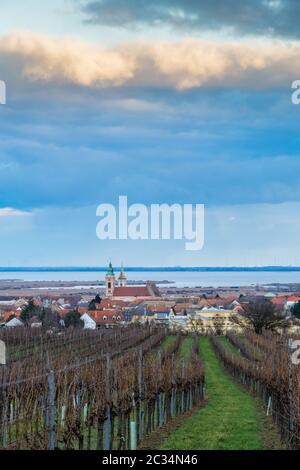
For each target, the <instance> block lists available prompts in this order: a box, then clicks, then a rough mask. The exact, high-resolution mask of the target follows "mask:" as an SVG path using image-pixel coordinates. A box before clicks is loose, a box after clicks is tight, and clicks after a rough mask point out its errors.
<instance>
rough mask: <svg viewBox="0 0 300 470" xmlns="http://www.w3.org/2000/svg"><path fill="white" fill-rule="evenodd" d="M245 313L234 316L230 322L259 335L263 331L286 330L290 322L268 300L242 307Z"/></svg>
mask: <svg viewBox="0 0 300 470" xmlns="http://www.w3.org/2000/svg"><path fill="white" fill-rule="evenodd" d="M243 307H244V310H245V312H244V313H242V314H240V315H235V316H234V317H232V318H231V320H232V321H233V322H234V323H236V324H238V325H239V326H240V327H242V328H251V329H253V330H254V331H255V333H256V334H258V335H261V334H262V333H263V331H264V330H272V331H274V330H278V329H280V328H286V327H287V326H288V325H289V324H290V322H289V320H287V319H286V318H285V315H284V313H283V311H282V310H279V309H278V308H276V307H275V305H274V304H272V302H270V301H269V300H267V299H266V300H257V301H253V302H250V303H249V304H247V305H245V306H243Z"/></svg>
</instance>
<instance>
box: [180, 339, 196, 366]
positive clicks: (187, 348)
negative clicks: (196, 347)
mask: <svg viewBox="0 0 300 470" xmlns="http://www.w3.org/2000/svg"><path fill="white" fill-rule="evenodd" d="M192 348H193V338H191V337H190V336H188V337H187V338H183V340H182V343H181V345H180V350H179V354H180V356H181V357H182V358H183V359H185V360H186V361H189V360H190V358H191V356H192Z"/></svg>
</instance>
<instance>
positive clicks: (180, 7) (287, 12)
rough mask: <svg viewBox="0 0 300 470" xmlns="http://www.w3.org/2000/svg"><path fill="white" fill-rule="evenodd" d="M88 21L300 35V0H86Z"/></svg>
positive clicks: (242, 32) (83, 6)
mask: <svg viewBox="0 0 300 470" xmlns="http://www.w3.org/2000/svg"><path fill="white" fill-rule="evenodd" d="M80 3H81V5H82V9H83V11H84V12H85V13H86V15H87V21H89V22H92V23H99V24H104V25H112V26H124V27H132V26H134V25H137V26H138V25H145V24H148V25H160V24H166V25H170V26H175V27H183V28H187V29H189V28H193V29H196V30H199V31H204V30H219V29H220V28H221V29H222V28H226V29H229V30H232V32H234V33H236V34H253V35H271V36H278V37H290V38H297V37H299V36H300V28H299V23H300V2H299V0H251V1H248V2H244V1H241V0H226V1H224V0H155V1H149V0H83V1H81V2H80Z"/></svg>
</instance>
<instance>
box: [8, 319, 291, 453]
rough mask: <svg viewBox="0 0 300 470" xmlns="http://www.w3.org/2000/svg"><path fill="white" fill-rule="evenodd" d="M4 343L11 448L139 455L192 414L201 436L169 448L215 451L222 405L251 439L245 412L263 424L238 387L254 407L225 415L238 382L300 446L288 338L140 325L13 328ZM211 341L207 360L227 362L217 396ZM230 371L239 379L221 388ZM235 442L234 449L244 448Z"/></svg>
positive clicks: (227, 381)
mask: <svg viewBox="0 0 300 470" xmlns="http://www.w3.org/2000/svg"><path fill="white" fill-rule="evenodd" d="M0 339H1V340H2V341H4V342H5V344H6V346H7V364H6V366H2V367H1V376H0V384H1V389H0V417H1V429H0V431H1V433H0V437H1V442H0V444H1V446H0V447H1V448H2V449H49V450H53V449H61V450H63V449H76V450H102V449H103V450H110V449H112V450H128V449H137V448H139V447H143V445H144V443H145V442H147V439H149V436H150V439H151V436H152V435H154V434H155V433H157V432H158V431H159V432H161V430H163V429H164V428H165V427H166V426H168V423H169V422H171V421H172V419H175V420H176V419H178V418H180V420H182V419H183V420H185V419H186V418H185V416H186V414H187V415H191V414H192V416H194V417H193V418H192V419H193V420H194V421H191V422H189V421H188V420H187V421H186V424H185V428H184V429H185V430H187V432H188V433H189V432H190V431H191V430H193V429H194V436H190V437H189V438H187V440H186V441H184V434H182V433H181V434H180V432H181V431H180V430H179V434H178V435H179V437H180V439H179V441H178V442H177V440H176V435H174V439H173V438H171V439H170V444H168V442H167V441H166V444H165V446H166V447H165V448H181V447H180V445H182V440H183V442H187V444H189V443H191V442H193V445H194V446H195V447H194V448H197V447H196V446H197V445H203V446H204V448H205V446H206V445H208V444H206V443H205V442H206V441H207V439H210V434H213V432H214V430H215V429H217V427H218V425H219V422H220V416H219V415H218V414H217V415H216V416H214V409H213V407H214V405H215V403H214V400H215V402H216V405H217V407H218V406H219V410H220V409H221V412H222V413H223V414H224V416H225V414H226V416H227V418H226V419H230V420H231V427H232V429H233V432H235V435H237V434H239V436H238V438H237V439H240V441H241V435H242V433H243V428H242V424H241V415H240V414H238V413H241V414H242V413H245V422H246V423H247V422H249V419H251V420H252V421H253V420H254V421H255V420H256V418H255V415H254V414H253V411H251V409H250V408H249V407H251V406H252V405H250V402H248V401H247V399H246V398H245V396H244V395H245V393H244V392H243V393H244V395H241V392H239V390H238V389H236V387H237V385H232V387H235V388H232V390H231V392H230V393H231V394H232V398H231V403H233V406H234V408H235V409H236V406H235V404H234V398H233V397H234V396H235V394H236V399H238V400H242V401H243V400H244V403H240V404H239V406H240V408H239V411H238V413H237V415H236V416H235V417H234V416H232V415H231V412H230V411H228V410H225V409H224V408H223V401H224V406H226V403H227V404H228V406H229V404H230V400H227V401H226V400H224V397H223V396H224V393H223V390H224V389H223V388H222V387H224V386H225V385H226V387H229V388H228V390H230V387H231V385H230V382H231V383H232V384H240V386H239V387H241V388H242V389H243V390H246V391H247V392H248V397H249V400H253V399H255V400H257V401H258V402H259V403H263V405H264V408H263V414H264V415H267V416H269V417H272V418H273V420H274V423H275V424H276V426H275V427H276V429H278V430H279V432H280V434H281V436H282V439H283V440H284V441H285V443H286V447H287V448H290V449H299V448H300V372H299V367H297V366H295V365H293V364H292V362H291V350H290V349H289V348H288V338H287V337H285V336H284V335H278V334H274V333H270V332H269V333H264V334H263V335H257V334H255V333H253V332H251V331H245V332H244V334H243V335H240V334H239V335H238V334H235V333H233V332H228V333H227V336H226V337H221V336H211V337H209V338H203V337H199V336H197V335H189V336H183V335H182V334H176V335H175V334H170V332H169V331H168V330H167V329H165V328H163V327H160V328H158V327H151V326H143V327H142V326H139V325H130V326H127V327H124V328H118V329H108V330H98V331H85V330H77V329H72V330H66V331H64V332H61V333H56V334H53V335H47V334H46V333H41V332H39V331H37V330H34V329H22V328H21V329H19V330H18V329H14V330H13V331H12V330H8V329H6V330H2V331H1V333H0ZM202 344H205V345H206V349H207V351H208V352H207V353H206V355H207V358H206V359H205V360H206V361H208V360H209V355H211V354H212V352H213V354H214V357H215V359H211V360H212V361H215V362H216V363H219V365H218V366H217V365H216V364H215V365H214V367H221V369H220V370H218V369H216V373H215V376H214V377H212V380H211V383H210V386H211V387H213V390H209V392H208V396H206V395H205V386H204V385H205V379H204V376H205V367H208V368H209V369H208V371H207V377H211V374H212V366H213V362H211V363H209V362H205V360H204V359H202V354H201V351H200V350H199V345H200V346H201V345H202ZM209 348H210V349H211V352H209ZM220 364H221V365H220ZM225 370H227V371H228V372H229V375H228V374H227V376H224V379H223V382H220V380H221V379H220V374H221V373H222V374H223V375H224V374H225ZM222 371H223V372H222ZM226 377H227V378H226ZM230 377H231V378H230ZM214 392H215V393H214ZM246 396H247V393H246ZM250 397H255V398H250ZM204 399H205V400H204ZM222 400H223V401H222ZM220 401H221V402H222V403H221V405H222V406H220V405H218V403H220ZM210 406H211V407H212V408H211V409H210ZM230 406H231V405H230ZM206 408H207V412H206ZM197 410H198V411H197ZM199 410H200V411H199ZM222 410H223V411H222ZM249 410H250V411H249ZM187 412H188V413H187ZM218 412H219V411H218ZM197 413H199V414H197ZM247 413H248V414H247ZM224 416H223V417H222V419H223V418H224ZM234 420H236V423H235V421H234ZM189 423H190V424H189ZM234 423H235V424H234ZM229 424H230V423H229ZM239 426H240V428H239ZM246 426H247V425H246ZM196 428H197V429H198V428H199V431H197V432H196V431H195V430H196ZM238 428H239V429H238ZM228 429H229V428H228ZM255 429H258V428H256V427H254V428H253V431H251V432H252V434H251V432H250V430H249V432H250V434H249V435H248V436H247V439H246V441H247V442H248V445H250V439H249V436H250V437H251V439H253V446H254V447H255V446H257V445H259V444H258V441H257V439H256V435H257V430H256V431H255ZM276 432H277V431H276ZM201 433H202V434H203V436H202V437H201ZM175 434H176V433H175ZM182 435H183V437H182ZM233 435H234V434H233ZM162 436H163V434H162ZM253 436H254V437H253ZM228 439H229V440H230V439H231V438H228ZM168 445H169V446H171V447H168ZM226 445H229V446H230V448H231V446H234V442H232V439H231V441H230V442H229V444H226ZM239 445H240V444H239ZM241 445H242V444H241ZM172 446H173V447H172Z"/></svg>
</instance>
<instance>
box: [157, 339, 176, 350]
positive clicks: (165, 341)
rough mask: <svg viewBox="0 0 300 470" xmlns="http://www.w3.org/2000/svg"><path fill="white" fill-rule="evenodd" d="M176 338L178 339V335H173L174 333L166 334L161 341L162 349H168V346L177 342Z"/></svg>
mask: <svg viewBox="0 0 300 470" xmlns="http://www.w3.org/2000/svg"><path fill="white" fill-rule="evenodd" d="M175 340H176V336H173V335H170V336H166V337H165V338H164V339H163V340H162V342H161V345H160V349H162V350H163V351H167V350H168V348H169V347H171V346H172V345H173V344H174V343H175Z"/></svg>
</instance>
